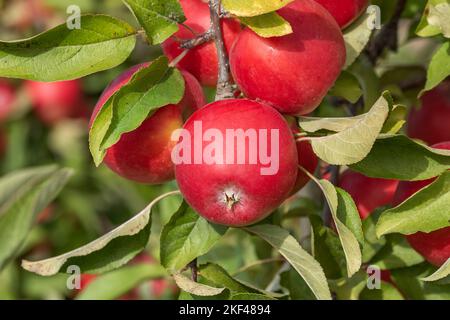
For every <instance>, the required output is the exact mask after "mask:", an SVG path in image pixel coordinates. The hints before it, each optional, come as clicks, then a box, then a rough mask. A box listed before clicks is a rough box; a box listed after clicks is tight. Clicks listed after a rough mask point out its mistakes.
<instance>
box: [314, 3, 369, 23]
mask: <svg viewBox="0 0 450 320" xmlns="http://www.w3.org/2000/svg"><path fill="white" fill-rule="evenodd" d="M315 1H316V2H318V3H320V4H321V5H322V6H324V8H325V9H327V10H328V12H330V13H331V15H332V16H333V17H334V18H335V19H336V22H337V23H338V24H339V26H340V27H341V28H342V29H344V28H345V27H347V26H349V25H350V24H351V23H352V22H353V21H355V20H356V19H357V18H358V17H359V16H360V15H361V14H362V12H363V11H364V9H366V8H367V6H368V5H369V0H339V1H336V0H315Z"/></svg>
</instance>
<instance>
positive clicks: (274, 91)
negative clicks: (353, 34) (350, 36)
mask: <svg viewBox="0 0 450 320" xmlns="http://www.w3.org/2000/svg"><path fill="white" fill-rule="evenodd" d="M278 13H279V14H280V15H281V16H282V17H283V18H284V19H286V20H287V21H288V22H289V23H290V24H291V26H292V29H293V31H294V32H293V33H292V34H289V35H286V36H282V37H273V38H262V37H260V36H258V35H257V34H256V33H254V32H253V31H252V30H250V29H249V28H247V29H245V30H243V31H242V32H241V33H240V34H239V36H238V38H237V40H236V42H235V44H234V46H233V48H232V49H231V52H230V65H231V71H232V73H233V77H234V80H235V81H236V83H237V84H238V86H239V88H240V89H241V90H242V92H243V93H244V95H245V96H246V97H248V98H250V99H255V100H262V101H265V102H267V103H268V104H270V105H272V106H274V107H275V108H276V109H278V110H279V111H280V112H281V113H283V114H289V115H305V114H308V113H310V112H312V111H313V110H314V109H316V108H317V106H318V105H319V104H320V102H321V101H322V99H323V98H324V97H325V95H326V94H327V92H328V90H329V89H330V88H331V86H332V85H333V84H334V82H335V81H336V79H337V78H338V76H339V74H340V72H341V69H342V67H343V66H344V63H345V57H346V50H345V44H344V39H343V36H342V32H341V30H340V28H339V26H338V25H337V23H336V21H335V20H334V19H333V17H332V16H331V15H330V14H329V13H328V11H327V10H325V9H324V8H323V7H322V6H321V5H320V4H318V3H317V2H315V1H314V0H296V1H294V2H292V3H290V4H289V5H287V6H286V7H284V8H282V9H280V10H279V11H278Z"/></svg>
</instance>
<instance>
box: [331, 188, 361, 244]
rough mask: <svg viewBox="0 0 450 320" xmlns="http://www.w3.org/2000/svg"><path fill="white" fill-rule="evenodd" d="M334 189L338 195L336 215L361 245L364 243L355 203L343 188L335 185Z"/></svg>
mask: <svg viewBox="0 0 450 320" xmlns="http://www.w3.org/2000/svg"><path fill="white" fill-rule="evenodd" d="M336 191H337V196H338V208H337V212H336V216H337V218H338V219H339V220H340V221H342V222H343V223H344V224H345V226H346V227H347V228H348V229H349V230H350V231H351V232H352V233H353V235H354V236H355V238H356V240H358V242H359V243H360V244H361V247H362V246H363V244H364V233H363V231H362V222H361V218H360V216H359V213H358V209H357V208H356V204H355V202H354V201H353V199H352V197H351V196H350V195H349V194H348V193H347V192H346V191H345V190H343V189H341V188H337V187H336Z"/></svg>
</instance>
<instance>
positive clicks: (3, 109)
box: [0, 78, 16, 121]
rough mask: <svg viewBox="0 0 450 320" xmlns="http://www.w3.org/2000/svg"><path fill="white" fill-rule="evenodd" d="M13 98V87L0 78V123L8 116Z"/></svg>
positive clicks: (12, 104) (14, 95)
mask: <svg viewBox="0 0 450 320" xmlns="http://www.w3.org/2000/svg"><path fill="white" fill-rule="evenodd" d="M15 98H16V93H15V90H14V87H13V86H12V85H11V84H10V83H9V82H8V81H7V80H5V79H1V78H0V121H3V120H5V119H7V118H8V116H9V115H10V113H11V111H12V109H13V106H14V100H15Z"/></svg>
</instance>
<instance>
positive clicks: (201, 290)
mask: <svg viewBox="0 0 450 320" xmlns="http://www.w3.org/2000/svg"><path fill="white" fill-rule="evenodd" d="M173 278H174V280H175V282H176V284H177V286H178V287H179V288H180V289H182V290H184V291H186V292H188V293H190V294H193V295H196V296H201V297H209V296H216V295H218V294H220V293H222V291H224V290H225V288H215V287H211V286H208V285H206V284H201V283H198V282H194V281H192V280H191V279H189V278H188V277H186V276H184V275H183V274H181V273H174V274H173Z"/></svg>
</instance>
